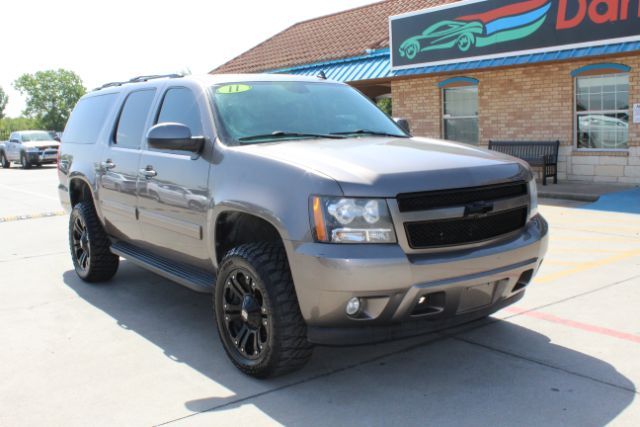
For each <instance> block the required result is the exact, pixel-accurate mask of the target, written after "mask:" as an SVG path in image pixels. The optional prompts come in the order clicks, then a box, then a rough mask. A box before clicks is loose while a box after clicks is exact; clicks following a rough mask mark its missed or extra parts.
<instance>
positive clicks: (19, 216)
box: [0, 211, 65, 223]
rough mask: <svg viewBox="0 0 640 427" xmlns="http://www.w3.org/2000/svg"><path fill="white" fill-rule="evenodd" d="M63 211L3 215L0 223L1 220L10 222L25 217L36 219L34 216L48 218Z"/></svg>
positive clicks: (24, 218) (62, 213)
mask: <svg viewBox="0 0 640 427" xmlns="http://www.w3.org/2000/svg"><path fill="white" fill-rule="evenodd" d="M64 214H65V213H64V211H56V212H43V213H37V214H30V215H13V216H4V217H0V223H3V222H12V221H24V220H27V219H36V218H49V217H52V216H63V215H64Z"/></svg>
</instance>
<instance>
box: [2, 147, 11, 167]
mask: <svg viewBox="0 0 640 427" xmlns="http://www.w3.org/2000/svg"><path fill="white" fill-rule="evenodd" d="M0 164H2V167H3V168H4V169H9V168H10V167H11V162H10V161H9V160H8V159H7V156H6V155H5V154H4V151H3V152H1V153H0Z"/></svg>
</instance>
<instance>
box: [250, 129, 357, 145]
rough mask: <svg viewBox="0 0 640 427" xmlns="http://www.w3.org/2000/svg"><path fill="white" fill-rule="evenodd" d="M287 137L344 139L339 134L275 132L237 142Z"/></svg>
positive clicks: (252, 136)
mask: <svg viewBox="0 0 640 427" xmlns="http://www.w3.org/2000/svg"><path fill="white" fill-rule="evenodd" d="M289 137H302V138H329V139H344V138H345V137H344V136H342V135H339V134H325V133H306V132H285V131H282V130H277V131H275V132H271V133H265V134H262V135H251V136H243V137H242V138H238V141H241V142H246V141H254V140H256V139H269V138H289Z"/></svg>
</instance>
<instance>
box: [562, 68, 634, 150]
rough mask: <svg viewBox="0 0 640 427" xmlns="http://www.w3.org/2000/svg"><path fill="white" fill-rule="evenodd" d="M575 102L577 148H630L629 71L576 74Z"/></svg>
mask: <svg viewBox="0 0 640 427" xmlns="http://www.w3.org/2000/svg"><path fill="white" fill-rule="evenodd" d="M575 105H576V112H575V114H576V123H577V126H576V130H577V135H576V140H577V146H578V148H580V149H597V150H603V149H604V150H619V149H626V148H629V75H628V74H607V75H602V76H584V77H577V78H576V103H575Z"/></svg>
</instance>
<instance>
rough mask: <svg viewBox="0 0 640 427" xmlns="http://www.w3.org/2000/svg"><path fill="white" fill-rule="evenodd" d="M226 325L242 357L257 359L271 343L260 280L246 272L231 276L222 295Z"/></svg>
mask: <svg viewBox="0 0 640 427" xmlns="http://www.w3.org/2000/svg"><path fill="white" fill-rule="evenodd" d="M222 298H223V301H222V302H223V312H224V324H225V328H226V332H227V334H228V335H229V337H230V338H231V341H232V342H233V345H234V347H235V349H236V351H238V352H239V353H240V355H241V356H242V357H245V358H247V359H250V360H256V359H258V358H259V357H260V354H261V353H262V352H263V350H264V349H265V346H266V345H267V343H268V340H269V325H270V323H271V322H270V321H269V313H268V311H267V307H266V304H265V301H264V296H263V295H262V292H261V290H260V289H259V288H258V287H257V280H256V278H255V277H253V276H252V275H251V273H250V272H249V271H247V270H245V269H236V270H234V271H232V272H231V274H229V276H228V278H227V280H226V282H225V286H224V292H223V294H222Z"/></svg>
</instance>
